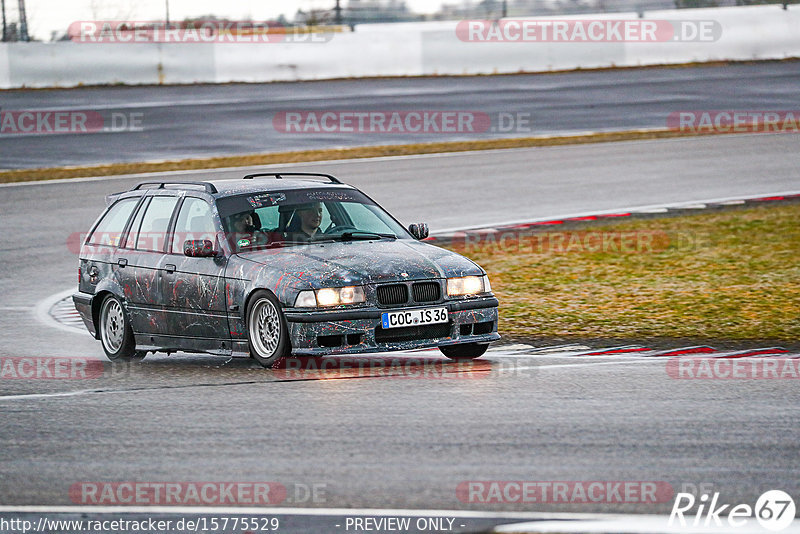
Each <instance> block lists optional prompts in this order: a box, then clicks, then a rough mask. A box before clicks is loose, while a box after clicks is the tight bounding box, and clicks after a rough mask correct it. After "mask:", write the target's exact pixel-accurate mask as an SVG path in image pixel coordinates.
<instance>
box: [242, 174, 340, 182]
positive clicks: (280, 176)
mask: <svg viewBox="0 0 800 534" xmlns="http://www.w3.org/2000/svg"><path fill="white" fill-rule="evenodd" d="M260 176H272V177H274V178H276V179H278V180H280V179H281V178H283V177H284V176H307V177H312V176H315V177H317V178H327V179H328V180H330V181H331V183H333V184H340V183H342V182H340V181H339V179H338V178H336V177H335V176H332V175H330V174H324V173H321V172H259V173H256V174H248V175H247V176H245V177H244V178H243V180H252V179H253V178H257V177H260Z"/></svg>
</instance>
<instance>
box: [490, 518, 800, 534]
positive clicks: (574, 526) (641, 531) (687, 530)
mask: <svg viewBox="0 0 800 534" xmlns="http://www.w3.org/2000/svg"><path fill="white" fill-rule="evenodd" d="M692 521H693V519H692V517H689V518H688V521H687V525H686V526H683V527H682V526H680V525H679V524H678V523H677V521H676V522H675V523H676V524H674V525H669V519H668V517H667V515H666V514H665V515H663V516H659V515H635V514H626V515H616V514H613V515H612V514H609V515H608V516H607V517H605V518H599V519H590V520H579V521H531V522H528V523H512V524H508V525H500V526H497V527H495V528H494V529H493V530H492V532H503V533H514V534H527V533H545V532H551V533H556V532H557V533H562V534H730V533H732V532H743V533H744V532H747V533H748V534H753V533H769V532H775V531H774V530H767V529H766V528H763V527H762V526H761V525H760V524H758V523H757V522H756V520H755V519H754V518H747V524H746V525H744V526H742V527H741V528H733V527H731V526H729V525H727V518H726V517H725V516H721V517H720V522H721V523H722V526H707V527H706V526H702V525H700V526H696V527H695V526H692V525H691V522H692ZM779 532H781V533H782V534H798V533H800V521H798V520H794V521H793V522H792V523H791V524H790V525H789V526H788V527H786V528H784V529H781V530H780V531H779Z"/></svg>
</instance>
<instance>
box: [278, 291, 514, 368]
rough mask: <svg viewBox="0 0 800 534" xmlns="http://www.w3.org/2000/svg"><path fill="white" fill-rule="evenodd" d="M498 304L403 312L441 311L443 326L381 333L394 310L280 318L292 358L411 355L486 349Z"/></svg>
mask: <svg viewBox="0 0 800 534" xmlns="http://www.w3.org/2000/svg"><path fill="white" fill-rule="evenodd" d="M497 306H498V301H497V299H496V298H495V297H480V298H473V299H464V300H456V301H448V302H444V303H439V304H429V305H422V306H420V305H416V306H410V307H408V308H403V309H424V308H435V307H446V308H447V311H448V316H449V320H448V322H447V323H440V324H433V325H426V326H412V327H405V328H392V329H386V330H384V329H383V328H382V327H381V314H382V313H383V312H386V311H394V310H396V309H397V308H392V309H388V308H377V307H375V308H373V307H370V308H357V309H352V310H330V311H328V310H326V311H317V310H315V311H300V310H292V309H287V310H285V312H284V315H285V317H286V322H287V324H288V328H289V336H290V338H291V340H292V353H293V354H295V355H299V356H320V355H327V354H358V353H364V352H384V351H392V350H410V349H418V348H427V347H440V346H445V345H457V344H461V343H489V342H491V341H496V340H498V339H500V335H499V334H498V333H497V318H498V312H497Z"/></svg>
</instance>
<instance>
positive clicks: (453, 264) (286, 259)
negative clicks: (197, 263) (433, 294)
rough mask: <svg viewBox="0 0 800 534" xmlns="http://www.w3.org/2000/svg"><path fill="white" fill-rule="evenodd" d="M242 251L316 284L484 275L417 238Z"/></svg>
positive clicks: (472, 265) (462, 259)
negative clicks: (416, 239) (415, 239)
mask: <svg viewBox="0 0 800 534" xmlns="http://www.w3.org/2000/svg"><path fill="white" fill-rule="evenodd" d="M239 256H240V257H242V258H244V259H246V260H249V261H253V262H256V263H260V264H263V265H264V266H265V268H266V267H268V268H269V270H270V271H272V273H275V272H280V273H287V274H291V275H292V276H294V277H295V278H299V279H300V280H303V281H305V282H307V283H308V284H309V285H310V287H312V288H314V289H319V288H321V287H337V286H345V285H362V284H375V283H383V282H395V281H403V280H421V279H430V278H449V277H454V276H468V275H480V274H483V271H482V270H481V268H480V267H478V266H477V265H476V264H475V263H474V262H472V261H471V260H469V259H467V258H465V257H464V256H461V255H460V254H456V253H455V252H451V251H449V250H445V249H443V248H439V247H437V246H434V245H429V244H427V243H421V242H419V241H414V240H411V239H396V240H388V239H386V240H380V241H347V242H337V243H319V244H312V245H297V246H291V247H285V248H280V249H268V250H259V251H252V252H245V253H239ZM404 274H405V276H404Z"/></svg>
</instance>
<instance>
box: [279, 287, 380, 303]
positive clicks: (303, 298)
mask: <svg viewBox="0 0 800 534" xmlns="http://www.w3.org/2000/svg"><path fill="white" fill-rule="evenodd" d="M366 300H367V299H366V297H365V296H364V288H363V287H361V286H347V287H326V288H323V289H318V290H316V291H301V292H300V294H299V295H297V300H295V302H294V305H295V307H297V308H316V307H317V306H338V305H340V304H358V303H359V302H365V301H366Z"/></svg>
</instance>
